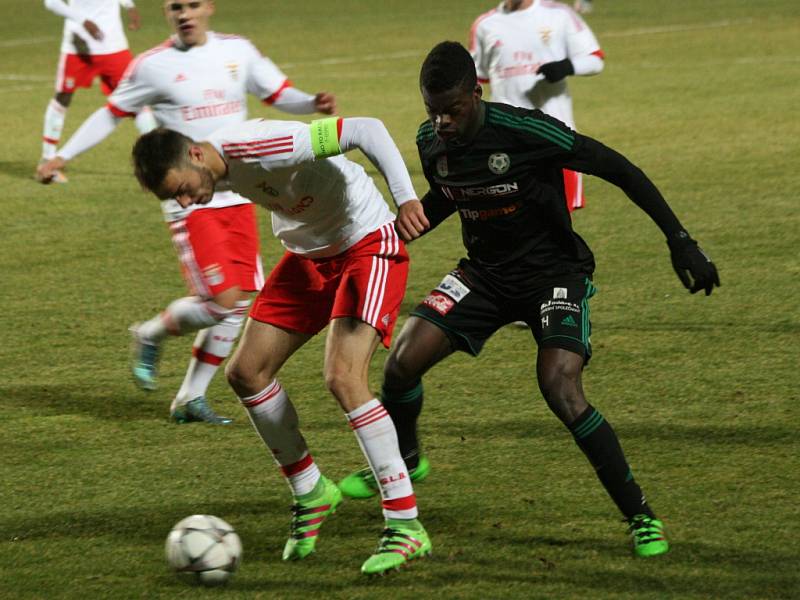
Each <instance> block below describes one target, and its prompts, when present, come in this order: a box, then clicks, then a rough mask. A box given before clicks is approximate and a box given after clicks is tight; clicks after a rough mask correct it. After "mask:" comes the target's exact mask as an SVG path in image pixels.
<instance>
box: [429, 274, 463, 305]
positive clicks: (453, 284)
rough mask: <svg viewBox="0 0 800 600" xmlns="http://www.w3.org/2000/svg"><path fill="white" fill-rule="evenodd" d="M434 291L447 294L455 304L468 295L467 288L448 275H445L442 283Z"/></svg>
mask: <svg viewBox="0 0 800 600" xmlns="http://www.w3.org/2000/svg"><path fill="white" fill-rule="evenodd" d="M436 291H439V292H443V293H445V294H447V295H448V296H450V297H451V298H452V299H453V300H455V301H456V302H461V299H462V298H464V296H466V295H467V294H469V288H468V287H467V286H466V285H464V283H463V282H462V281H460V280H459V279H457V278H455V277H453V276H452V275H449V274H448V275H445V276H444V279H442V282H441V283H440V284H439V285H438V286H436Z"/></svg>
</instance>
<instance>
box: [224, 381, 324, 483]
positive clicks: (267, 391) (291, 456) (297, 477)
mask: <svg viewBox="0 0 800 600" xmlns="http://www.w3.org/2000/svg"><path fill="white" fill-rule="evenodd" d="M239 400H240V401H241V403H242V405H243V406H244V407H245V408H246V409H247V414H248V416H249V417H250V422H251V423H252V424H253V427H255V429H256V431H257V432H258V435H260V436H261V439H262V440H263V441H264V444H266V446H267V448H269V449H270V450H271V451H272V456H273V458H274V459H275V462H277V463H278V466H279V467H280V469H281V472H282V473H283V476H284V477H285V478H286V481H287V483H288V484H289V487H290V488H291V490H292V494H293V495H294V496H301V495H303V494H308V493H309V492H311V490H313V489H314V486H315V485H316V484H317V481H319V478H320V472H319V468H318V467H317V465H316V463H315V462H314V459H313V458H312V457H311V454H310V453H309V451H308V445H307V444H306V440H305V438H303V434H302V433H300V428H299V424H300V419H299V418H298V416H297V411H296V410H295V408H294V405H293V404H292V401H291V400H289V396H288V395H287V394H286V392H285V391H284V389H283V388H282V387H281V384H280V383H278V380H277V379H273V380H272V381H271V382H270V384H269V385H268V386H267V387H265V388H264V389H263V390H261V391H260V392H258V393H257V394H253V395H252V396H247V397H244V398H239Z"/></svg>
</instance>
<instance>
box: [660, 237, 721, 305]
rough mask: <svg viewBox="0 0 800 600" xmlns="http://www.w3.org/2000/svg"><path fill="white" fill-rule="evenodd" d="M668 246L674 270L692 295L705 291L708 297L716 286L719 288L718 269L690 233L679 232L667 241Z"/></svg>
mask: <svg viewBox="0 0 800 600" xmlns="http://www.w3.org/2000/svg"><path fill="white" fill-rule="evenodd" d="M667 245H669V252H670V258H671V259H672V268H674V269H675V272H676V273H677V274H678V277H679V278H680V280H681V283H683V285H684V286H685V287H686V289H687V290H689V291H690V292H691V293H692V294H694V293H695V292H699V291H700V290H705V291H706V296H708V295H710V294H711V292H712V290H713V289H714V286H717V287H719V285H720V283H719V274H718V273H717V267H716V266H714V263H713V262H711V259H710V258H709V257H708V255H707V254H706V253H705V252H703V249H702V248H700V246H698V245H697V242H696V241H694V240H693V239H692V238H691V237H689V234H688V233H686V232H685V231H679V232H678V233H677V234H676V235H675V236H673V237H672V238H670V239H668V240H667Z"/></svg>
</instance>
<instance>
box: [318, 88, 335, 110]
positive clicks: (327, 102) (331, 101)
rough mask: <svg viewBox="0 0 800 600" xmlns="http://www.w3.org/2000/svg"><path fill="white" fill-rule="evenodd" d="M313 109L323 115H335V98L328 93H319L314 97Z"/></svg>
mask: <svg viewBox="0 0 800 600" xmlns="http://www.w3.org/2000/svg"><path fill="white" fill-rule="evenodd" d="M314 109H315V110H316V111H317V112H318V113H322V114H324V115H334V114H336V96H334V95H333V94H329V93H328V92H320V93H318V94H317V95H316V96H314Z"/></svg>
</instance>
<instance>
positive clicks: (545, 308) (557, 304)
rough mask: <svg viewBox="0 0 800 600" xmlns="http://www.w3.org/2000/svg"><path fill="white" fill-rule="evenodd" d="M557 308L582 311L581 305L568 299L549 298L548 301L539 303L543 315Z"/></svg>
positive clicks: (567, 310)
mask: <svg viewBox="0 0 800 600" xmlns="http://www.w3.org/2000/svg"><path fill="white" fill-rule="evenodd" d="M557 310H559V311H565V312H572V313H580V312H581V307H580V305H579V304H575V303H574V302H569V301H568V300H548V301H547V302H544V303H542V304H540V305H539V314H540V315H542V316H544V315H546V314H548V313H551V312H554V311H557Z"/></svg>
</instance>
